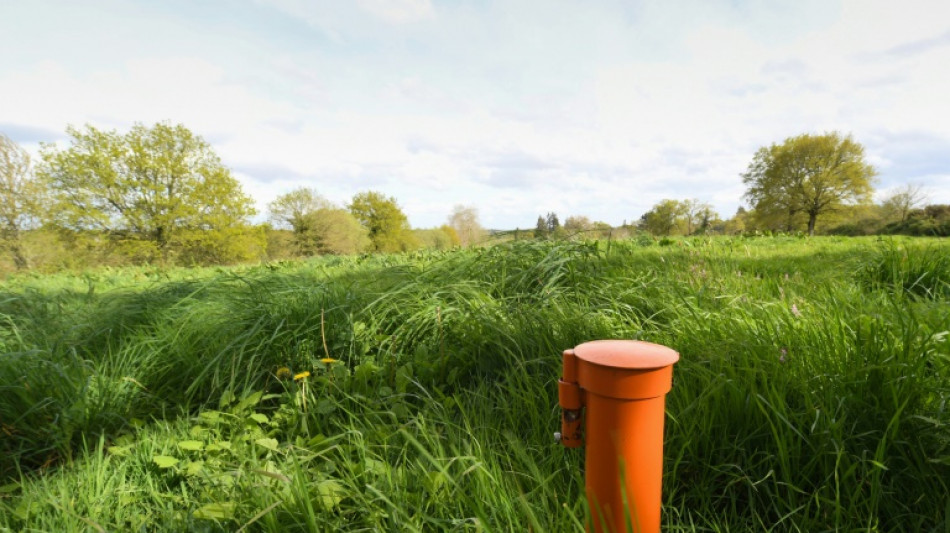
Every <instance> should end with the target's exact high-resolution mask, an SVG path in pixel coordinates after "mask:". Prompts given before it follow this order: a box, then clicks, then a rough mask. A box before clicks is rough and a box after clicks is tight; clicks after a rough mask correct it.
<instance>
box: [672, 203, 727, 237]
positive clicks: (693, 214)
mask: <svg viewBox="0 0 950 533" xmlns="http://www.w3.org/2000/svg"><path fill="white" fill-rule="evenodd" d="M680 204H681V207H682V211H683V216H682V220H683V222H685V223H686V234H687V235H693V234H694V233H703V234H704V233H706V232H707V231H709V228H710V227H711V226H712V225H713V223H714V222H716V221H718V220H719V214H718V213H716V212H715V211H714V210H713V208H712V206H711V205H709V204H708V203H706V202H700V201H699V200H697V199H695V198H694V199H691V200H684V201H682V202H680Z"/></svg>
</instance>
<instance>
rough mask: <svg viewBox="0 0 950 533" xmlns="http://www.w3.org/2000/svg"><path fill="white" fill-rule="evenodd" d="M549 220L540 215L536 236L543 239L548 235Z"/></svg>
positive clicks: (535, 231)
mask: <svg viewBox="0 0 950 533" xmlns="http://www.w3.org/2000/svg"><path fill="white" fill-rule="evenodd" d="M548 233H549V232H548V222H547V221H546V220H544V217H543V216H541V215H538V222H537V224H535V227H534V238H535V239H543V238H545V237H547V236H548Z"/></svg>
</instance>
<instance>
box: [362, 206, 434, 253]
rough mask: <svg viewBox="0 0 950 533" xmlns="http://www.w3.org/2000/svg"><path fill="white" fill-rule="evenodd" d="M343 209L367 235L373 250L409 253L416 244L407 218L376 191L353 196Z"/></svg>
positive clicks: (397, 207)
mask: <svg viewBox="0 0 950 533" xmlns="http://www.w3.org/2000/svg"><path fill="white" fill-rule="evenodd" d="M347 207H348V208H349V210H350V213H352V214H353V216H354V217H356V220H358V221H359V223H360V224H362V225H363V227H364V228H366V230H367V231H368V232H369V239H370V242H371V247H372V248H373V250H374V251H377V252H400V251H406V250H412V249H413V248H415V247H416V246H417V245H418V242H417V241H416V239H415V236H414V235H413V234H412V231H411V230H410V228H409V219H408V218H406V215H405V213H403V212H402V209H400V208H399V204H397V203H396V199H395V198H392V197H387V196H385V195H383V194H382V193H379V192H376V191H367V192H361V193H358V194H356V196H354V197H353V200H352V201H351V202H350V205H349V206H347Z"/></svg>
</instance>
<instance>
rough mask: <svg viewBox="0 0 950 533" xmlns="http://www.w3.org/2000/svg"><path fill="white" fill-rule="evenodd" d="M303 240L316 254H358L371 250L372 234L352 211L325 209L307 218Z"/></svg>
mask: <svg viewBox="0 0 950 533" xmlns="http://www.w3.org/2000/svg"><path fill="white" fill-rule="evenodd" d="M305 218H306V222H305V228H306V230H305V233H304V234H303V235H302V237H303V240H304V241H305V242H307V243H309V245H310V246H312V247H313V248H312V250H313V252H314V253H317V254H334V255H349V254H358V253H360V252H363V251H364V250H366V249H367V248H369V247H370V245H371V242H370V239H369V232H368V231H367V230H366V228H364V227H363V226H362V225H361V224H360V222H359V221H358V220H357V219H356V217H354V216H353V215H352V214H351V213H350V212H349V211H347V210H345V209H340V208H338V207H332V206H330V207H322V208H320V209H317V210H315V211H312V212H310V213H309V214H307V216H306V217H305Z"/></svg>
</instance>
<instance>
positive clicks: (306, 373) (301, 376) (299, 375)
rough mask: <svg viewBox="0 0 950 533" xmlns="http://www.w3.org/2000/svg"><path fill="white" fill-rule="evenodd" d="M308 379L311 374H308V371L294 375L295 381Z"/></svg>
mask: <svg viewBox="0 0 950 533" xmlns="http://www.w3.org/2000/svg"><path fill="white" fill-rule="evenodd" d="M308 377H310V372H307V371H306V370H304V371H303V372H301V373H299V374H294V381H300V380H301V379H305V378H308Z"/></svg>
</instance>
